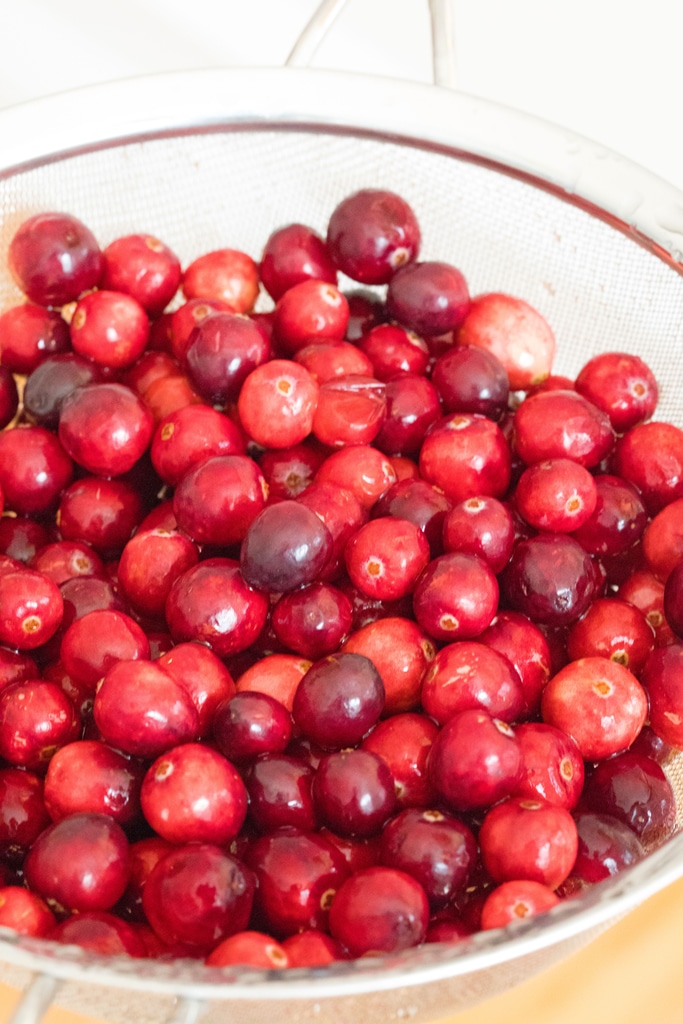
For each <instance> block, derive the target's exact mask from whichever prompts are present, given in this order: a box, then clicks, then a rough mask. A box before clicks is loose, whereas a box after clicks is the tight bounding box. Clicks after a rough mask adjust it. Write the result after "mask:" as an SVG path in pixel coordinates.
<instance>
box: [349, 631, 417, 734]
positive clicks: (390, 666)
mask: <svg viewBox="0 0 683 1024" xmlns="http://www.w3.org/2000/svg"><path fill="white" fill-rule="evenodd" d="M342 649H343V650H344V651H346V652H348V653H351V654H363V655H364V656H365V657H366V658H369V659H370V660H371V661H372V663H373V664H374V665H375V667H376V668H377V670H378V671H379V674H380V675H381V677H382V681H383V683H384V690H385V705H384V713H385V714H386V715H395V714H397V713H398V712H401V711H409V710H411V709H412V708H415V707H417V705H418V704H419V703H420V691H421V687H422V680H423V678H424V675H425V672H426V671H427V669H428V668H429V666H430V664H431V663H432V662H433V661H434V656H435V654H436V650H435V647H434V643H433V641H432V639H431V637H430V636H428V635H427V633H426V632H425V631H424V630H422V629H421V628H420V627H419V626H418V625H417V623H416V622H413V620H412V619H409V618H405V617H404V616H400V615H387V616H384V617H383V618H379V619H377V621H375V622H369V623H367V624H366V625H364V626H360V627H359V628H357V629H356V630H354V632H353V633H352V634H351V636H350V637H349V638H348V640H347V641H346V642H345V643H344V645H343V648H342Z"/></svg>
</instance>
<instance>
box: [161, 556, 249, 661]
mask: <svg viewBox="0 0 683 1024" xmlns="http://www.w3.org/2000/svg"><path fill="white" fill-rule="evenodd" d="M267 615H268V599H267V597H266V596H265V595H264V594H262V593H261V592H260V591H258V590H254V589H253V587H250V586H249V585H248V584H247V583H246V582H245V580H244V579H243V577H242V575H241V573H240V571H239V566H238V565H237V563H235V562H233V561H231V560H230V559H227V558H216V559H209V560H207V561H205V562H200V563H199V565H195V566H194V567H193V568H192V569H187V570H186V571H185V572H184V573H183V574H182V575H181V576H178V577H177V579H175V580H174V581H173V584H172V585H171V589H170V591H169V595H168V598H167V599H166V622H167V623H168V629H169V632H170V634H171V636H172V637H173V639H174V641H175V642H176V643H182V642H183V641H188V640H196V641H198V642H201V643H206V644H208V645H209V647H211V649H212V650H213V652H214V653H215V654H217V655H218V657H219V658H224V657H226V656H228V655H230V654H236V653H237V652H238V651H243V650H245V649H246V648H247V647H249V646H250V645H251V644H252V643H253V642H254V640H256V638H257V637H258V635H259V634H260V632H261V630H262V629H263V627H264V625H265V623H266V617H267Z"/></svg>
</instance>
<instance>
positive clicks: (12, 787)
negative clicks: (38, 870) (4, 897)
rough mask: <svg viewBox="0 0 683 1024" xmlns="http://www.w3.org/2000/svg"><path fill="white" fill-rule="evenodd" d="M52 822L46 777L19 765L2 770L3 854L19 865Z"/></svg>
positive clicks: (0, 843)
mask: <svg viewBox="0 0 683 1024" xmlns="http://www.w3.org/2000/svg"><path fill="white" fill-rule="evenodd" d="M49 824H50V815H49V814H48V811H47V808H46V806H45V799H44V793H43V780H42V778H40V776H38V775H36V774H34V772H31V771H26V770H25V769H23V768H22V769H19V768H3V769H0V856H1V857H2V859H3V861H6V862H9V863H12V864H18V863H21V861H23V859H24V857H25V855H26V853H27V852H28V849H29V847H30V846H32V844H33V843H34V842H35V840H36V839H37V838H38V836H39V835H40V833H41V832H42V831H43V830H44V829H45V828H47V826H48V825H49Z"/></svg>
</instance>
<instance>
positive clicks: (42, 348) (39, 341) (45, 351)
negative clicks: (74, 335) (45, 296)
mask: <svg viewBox="0 0 683 1024" xmlns="http://www.w3.org/2000/svg"><path fill="white" fill-rule="evenodd" d="M70 351H71V339H70V337H69V327H68V325H67V323H66V320H64V319H63V318H62V316H61V314H60V313H58V312H56V311H55V310H51V309H43V308H42V306H34V305H33V304H32V303H30V302H26V303H24V304H23V305H21V306H11V307H10V308H9V309H7V310H5V312H4V313H2V314H0V356H1V357H2V365H3V366H4V367H6V368H7V370H9V371H10V372H12V373H18V374H29V373H32V372H33V371H34V370H36V369H37V368H38V367H39V366H40V364H41V363H42V361H43V360H44V359H46V358H47V357H48V356H55V355H58V354H60V353H68V352H70Z"/></svg>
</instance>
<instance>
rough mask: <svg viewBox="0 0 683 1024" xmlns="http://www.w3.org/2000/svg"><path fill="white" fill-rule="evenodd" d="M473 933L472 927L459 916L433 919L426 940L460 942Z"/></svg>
mask: <svg viewBox="0 0 683 1024" xmlns="http://www.w3.org/2000/svg"><path fill="white" fill-rule="evenodd" d="M471 934H472V929H471V928H470V927H469V926H468V925H466V924H465V922H464V921H460V920H458V919H457V918H450V917H449V918H445V919H442V920H438V919H437V920H432V922H431V924H430V925H429V928H428V929H427V934H426V936H425V942H460V940H461V939H466V938H468V936H470V935H471Z"/></svg>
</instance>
